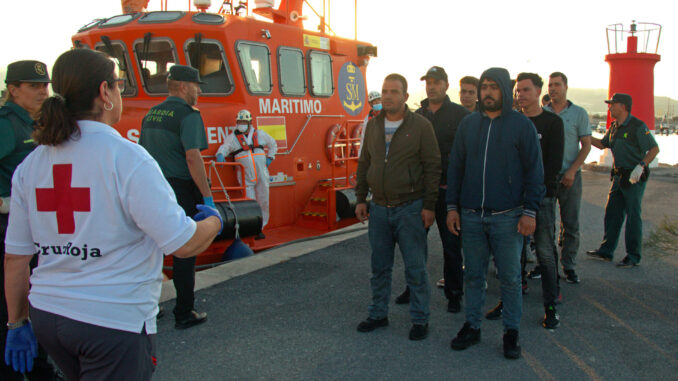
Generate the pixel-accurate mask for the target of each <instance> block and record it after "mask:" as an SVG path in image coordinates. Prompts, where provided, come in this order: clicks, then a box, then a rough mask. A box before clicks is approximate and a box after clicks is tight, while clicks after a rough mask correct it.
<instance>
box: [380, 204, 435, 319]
mask: <svg viewBox="0 0 678 381" xmlns="http://www.w3.org/2000/svg"><path fill="white" fill-rule="evenodd" d="M423 205H424V203H423V200H421V199H420V200H416V201H413V202H410V203H407V204H405V205H402V206H397V207H393V208H388V207H385V206H380V205H377V204H375V203H371V204H370V224H369V227H368V236H369V238H370V246H371V248H372V278H371V279H370V284H371V286H372V304H371V305H370V307H369V309H368V311H369V317H370V318H372V319H382V318H384V317H386V316H387V315H388V303H389V299H390V297H391V273H392V272H393V255H394V252H395V245H396V243H397V244H398V246H399V247H400V251H401V253H402V256H403V263H404V265H405V279H406V281H407V286H408V287H409V288H410V317H411V318H412V323H415V324H426V323H428V318H429V300H430V298H431V287H430V285H429V281H428V273H427V272H426V258H427V254H428V251H427V250H428V249H427V246H426V229H424V223H423V222H422V220H421V210H422V207H423Z"/></svg>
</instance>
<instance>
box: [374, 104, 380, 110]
mask: <svg viewBox="0 0 678 381" xmlns="http://www.w3.org/2000/svg"><path fill="white" fill-rule="evenodd" d="M372 108H373V109H374V110H375V111H381V103H378V104H376V105H374V107H372Z"/></svg>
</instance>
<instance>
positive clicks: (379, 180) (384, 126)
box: [355, 74, 440, 340]
mask: <svg viewBox="0 0 678 381" xmlns="http://www.w3.org/2000/svg"><path fill="white" fill-rule="evenodd" d="M408 97H409V95H408V94H407V80H406V79H405V78H404V77H403V76H401V75H400V74H390V75H388V76H387V77H386V78H385V79H384V84H383V87H382V92H381V99H382V104H383V105H384V106H383V111H382V112H381V113H380V114H379V115H377V116H376V117H374V118H372V120H370V121H369V122H368V123H367V127H366V129H365V140H364V144H363V149H362V152H361V154H360V159H359V160H358V171H357V175H356V178H357V184H356V188H355V189H356V198H357V205H356V208H355V214H356V217H358V219H359V220H360V221H361V222H364V221H365V220H367V203H366V197H367V193H368V191H371V192H372V202H371V203H370V224H369V231H368V235H369V238H370V246H371V248H372V257H371V261H372V278H371V279H370V284H371V286H372V304H371V305H370V306H369V309H368V311H369V316H368V318H367V319H366V320H364V321H362V322H361V323H360V324H359V325H358V327H357V329H358V332H370V331H373V330H375V329H377V328H380V327H385V326H387V325H388V302H389V299H390V294H391V273H392V271H393V255H394V251H395V245H396V243H397V244H398V246H399V247H400V252H401V254H402V257H403V263H404V264H405V278H406V280H407V286H408V287H409V288H410V290H411V294H412V295H411V302H410V317H411V320H412V328H411V329H410V335H409V337H410V340H423V339H425V338H426V337H427V336H428V319H429V315H430V312H429V299H430V297H431V289H430V286H429V280H428V273H427V271H426V257H427V242H426V229H428V228H429V227H430V226H431V225H432V224H433V221H434V219H435V206H436V200H437V198H438V186H439V180H440V153H439V151H438V144H437V143H436V137H435V132H434V131H433V127H432V126H431V123H430V122H429V121H428V120H426V118H424V117H422V116H421V115H419V114H416V113H413V112H411V111H409V109H408V108H407V105H406V104H405V102H406V101H407V98H408Z"/></svg>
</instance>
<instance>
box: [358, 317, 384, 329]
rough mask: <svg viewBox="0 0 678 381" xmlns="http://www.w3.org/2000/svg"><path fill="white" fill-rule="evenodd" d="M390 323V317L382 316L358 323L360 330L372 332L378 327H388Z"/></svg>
mask: <svg viewBox="0 0 678 381" xmlns="http://www.w3.org/2000/svg"><path fill="white" fill-rule="evenodd" d="M387 325H388V318H387V317H385V318H382V319H377V320H375V319H372V318H367V320H363V321H361V322H360V324H358V328H357V330H358V332H372V331H374V330H375V329H377V328H380V327H386V326H387Z"/></svg>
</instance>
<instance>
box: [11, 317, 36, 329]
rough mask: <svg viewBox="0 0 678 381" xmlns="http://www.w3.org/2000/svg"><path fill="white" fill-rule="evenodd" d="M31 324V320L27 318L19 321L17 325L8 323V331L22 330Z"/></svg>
mask: <svg viewBox="0 0 678 381" xmlns="http://www.w3.org/2000/svg"><path fill="white" fill-rule="evenodd" d="M30 322H31V319H28V318H26V319H21V320H19V321H18V322H16V323H9V322H8V323H7V329H17V328H21V327H23V326H25V325H26V324H28V323H30Z"/></svg>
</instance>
